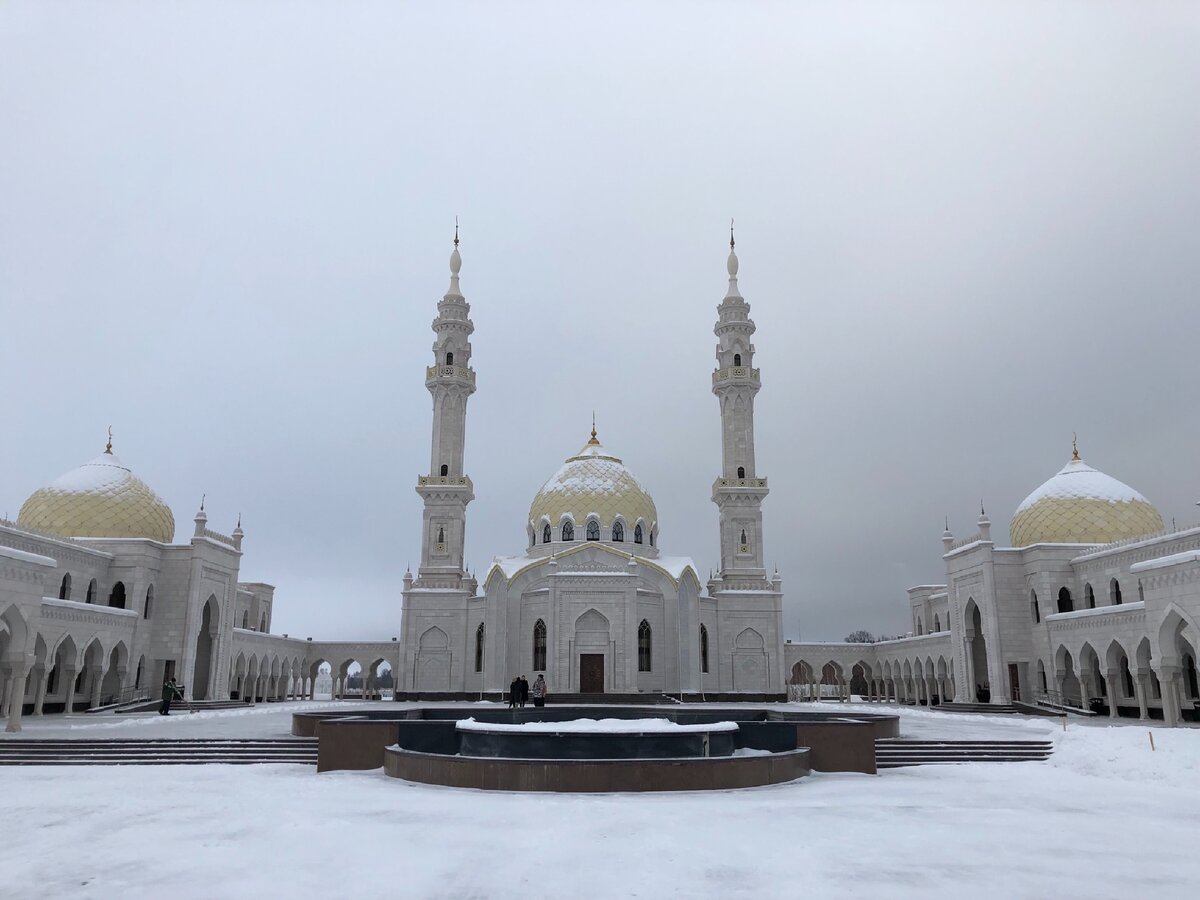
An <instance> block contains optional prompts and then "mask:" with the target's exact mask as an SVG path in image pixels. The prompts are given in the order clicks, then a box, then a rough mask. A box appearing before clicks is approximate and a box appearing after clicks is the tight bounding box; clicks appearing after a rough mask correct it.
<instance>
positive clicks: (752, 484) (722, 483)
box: [713, 478, 767, 491]
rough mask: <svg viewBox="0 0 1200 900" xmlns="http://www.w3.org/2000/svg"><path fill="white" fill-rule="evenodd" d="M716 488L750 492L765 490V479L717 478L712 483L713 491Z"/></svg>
mask: <svg viewBox="0 0 1200 900" xmlns="http://www.w3.org/2000/svg"><path fill="white" fill-rule="evenodd" d="M717 488H748V489H751V490H760V489H761V490H766V489H767V479H765V478H718V479H717V480H716V481H714V482H713V490H714V491H715V490H716V489H717Z"/></svg>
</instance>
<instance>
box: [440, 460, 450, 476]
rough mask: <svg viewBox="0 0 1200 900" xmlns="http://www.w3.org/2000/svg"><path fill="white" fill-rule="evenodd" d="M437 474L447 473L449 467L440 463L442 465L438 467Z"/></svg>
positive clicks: (444, 474)
mask: <svg viewBox="0 0 1200 900" xmlns="http://www.w3.org/2000/svg"><path fill="white" fill-rule="evenodd" d="M438 474H440V475H442V476H446V475H449V474H450V467H449V466H448V465H446V464H445V463H442V467H441V468H440V469H438Z"/></svg>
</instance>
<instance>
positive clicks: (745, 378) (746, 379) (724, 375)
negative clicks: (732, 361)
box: [712, 366, 761, 387]
mask: <svg viewBox="0 0 1200 900" xmlns="http://www.w3.org/2000/svg"><path fill="white" fill-rule="evenodd" d="M712 382H713V387H716V386H717V385H719V384H730V385H734V384H753V385H756V386H758V385H760V384H761V382H760V381H759V377H758V369H753V368H751V367H750V366H726V367H725V368H724V369H717V370H716V371H714V372H713V376H712Z"/></svg>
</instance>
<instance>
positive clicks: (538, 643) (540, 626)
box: [533, 619, 546, 672]
mask: <svg viewBox="0 0 1200 900" xmlns="http://www.w3.org/2000/svg"><path fill="white" fill-rule="evenodd" d="M533 671H535V672H545V671H546V623H545V622H543V621H542V620H541V619H538V620H537V623H536V624H535V625H534V626H533Z"/></svg>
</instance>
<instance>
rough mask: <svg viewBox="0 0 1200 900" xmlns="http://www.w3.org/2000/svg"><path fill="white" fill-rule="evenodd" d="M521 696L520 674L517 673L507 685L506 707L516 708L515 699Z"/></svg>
mask: <svg viewBox="0 0 1200 900" xmlns="http://www.w3.org/2000/svg"><path fill="white" fill-rule="evenodd" d="M520 696H521V676H520V675H518V676H516V677H515V678H514V679H513V680H512V684H510V685H509V686H508V708H509V709H516V707H517V700H519V699H520Z"/></svg>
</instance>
